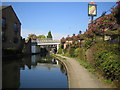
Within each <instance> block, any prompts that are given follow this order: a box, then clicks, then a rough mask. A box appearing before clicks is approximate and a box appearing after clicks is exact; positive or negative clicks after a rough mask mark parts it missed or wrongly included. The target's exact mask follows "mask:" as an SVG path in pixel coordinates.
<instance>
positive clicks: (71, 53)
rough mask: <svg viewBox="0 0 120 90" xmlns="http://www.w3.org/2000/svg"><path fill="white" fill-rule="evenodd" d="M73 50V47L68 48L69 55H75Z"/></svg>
mask: <svg viewBox="0 0 120 90" xmlns="http://www.w3.org/2000/svg"><path fill="white" fill-rule="evenodd" d="M74 50H75V48H70V49H69V54H70V57H75V54H74Z"/></svg>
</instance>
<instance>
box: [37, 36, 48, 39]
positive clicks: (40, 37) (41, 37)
mask: <svg viewBox="0 0 120 90" xmlns="http://www.w3.org/2000/svg"><path fill="white" fill-rule="evenodd" d="M37 38H39V39H43V38H46V37H45V35H38V36H37Z"/></svg>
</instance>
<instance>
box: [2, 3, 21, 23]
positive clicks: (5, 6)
mask: <svg viewBox="0 0 120 90" xmlns="http://www.w3.org/2000/svg"><path fill="white" fill-rule="evenodd" d="M1 7H2V8H1ZM8 7H9V8H11V9H12V11H13V13H14V14H15V16H16V18H17V19H18V21H19V22H20V20H19V18H18V17H17V15H16V13H15V11H14V10H13V8H12V6H11V5H2V6H0V10H1V9H2V10H4V9H6V8H8ZM20 24H21V22H20Z"/></svg>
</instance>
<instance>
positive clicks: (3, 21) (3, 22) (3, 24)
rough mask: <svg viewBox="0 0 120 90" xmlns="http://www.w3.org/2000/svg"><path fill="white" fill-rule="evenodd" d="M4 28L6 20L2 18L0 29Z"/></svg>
mask: <svg viewBox="0 0 120 90" xmlns="http://www.w3.org/2000/svg"><path fill="white" fill-rule="evenodd" d="M5 28H6V19H5V18H2V29H5Z"/></svg>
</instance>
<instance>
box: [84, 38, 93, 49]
mask: <svg viewBox="0 0 120 90" xmlns="http://www.w3.org/2000/svg"><path fill="white" fill-rule="evenodd" d="M91 46H92V39H86V41H85V47H86V48H87V49H88V48H90V47H91Z"/></svg>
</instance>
